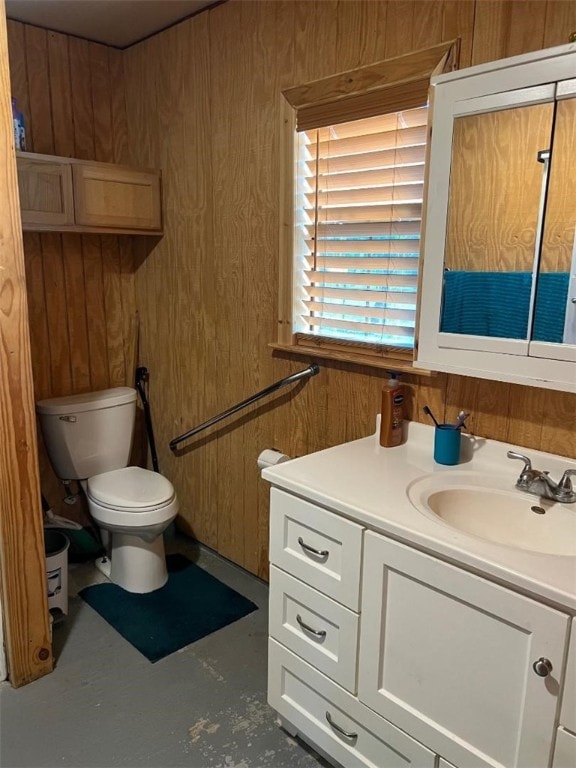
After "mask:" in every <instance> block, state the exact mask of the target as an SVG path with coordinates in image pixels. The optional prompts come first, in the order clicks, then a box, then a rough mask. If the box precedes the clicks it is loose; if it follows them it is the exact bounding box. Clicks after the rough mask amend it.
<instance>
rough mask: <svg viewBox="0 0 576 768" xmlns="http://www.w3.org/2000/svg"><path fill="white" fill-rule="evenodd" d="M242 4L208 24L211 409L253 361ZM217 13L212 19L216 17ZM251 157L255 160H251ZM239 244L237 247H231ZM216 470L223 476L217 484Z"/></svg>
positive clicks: (240, 542)
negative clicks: (214, 379) (214, 369)
mask: <svg viewBox="0 0 576 768" xmlns="http://www.w3.org/2000/svg"><path fill="white" fill-rule="evenodd" d="M242 6H243V3H232V4H231V5H230V6H229V8H225V7H224V6H220V7H218V8H216V10H215V11H214V12H213V13H214V24H212V25H211V46H210V55H211V74H212V88H213V89H214V92H216V93H218V94H219V95H220V97H219V99H218V102H219V103H212V105H211V117H212V120H213V125H212V128H213V134H212V164H213V165H212V169H213V204H212V205H213V215H214V257H215V259H216V262H217V263H216V265H215V266H216V287H217V304H218V316H217V318H216V328H217V339H218V342H217V350H218V364H219V372H220V373H219V382H220V391H219V405H218V410H220V409H224V408H227V407H229V406H231V405H233V404H234V403H235V402H236V401H239V400H242V399H244V398H246V397H248V396H249V395H250V394H251V392H249V391H248V387H247V386H246V385H245V375H246V368H247V366H248V365H251V364H252V363H253V350H254V346H253V344H251V346H250V348H248V349H247V348H245V347H244V346H243V342H244V334H243V330H242V326H243V324H244V323H246V322H247V315H248V313H249V312H250V311H251V307H249V306H243V305H242V301H238V300H237V297H239V296H240V297H242V298H244V280H245V261H244V258H245V257H244V253H245V244H246V243H249V242H250V238H251V234H252V233H251V229H252V227H253V226H254V224H255V223H254V222H253V221H252V220H251V218H250V214H249V206H248V205H246V203H245V199H246V198H247V199H248V202H249V199H250V195H251V194H252V190H251V188H250V186H249V185H248V180H251V170H250V160H251V157H250V150H251V149H252V144H251V142H250V138H251V132H252V130H253V121H252V115H251V114H250V107H249V106H248V108H247V109H246V105H249V87H250V86H249V80H250V77H251V75H252V73H251V71H250V69H249V65H250V63H251V62H250V58H249V48H250V41H251V36H252V30H250V29H248V28H246V27H245V26H243V18H242ZM220 10H222V11H223V13H221V14H220V18H219V19H218V11H220ZM254 159H256V157H255V158H254ZM239 243H242V244H243V246H242V247H238V245H239ZM234 422H235V420H231V421H230V422H229V423H228V425H227V429H225V430H223V431H222V433H219V437H218V441H217V451H218V454H217V455H218V473H217V478H214V479H215V480H216V482H217V489H218V551H219V552H222V553H223V554H224V555H225V556H226V557H229V558H230V559H232V560H235V561H236V562H242V560H243V554H244V541H245V537H244V492H243V485H244V459H243V454H244V441H243V437H244V434H243V430H242V429H239V428H235V425H234ZM224 472H225V478H226V479H224Z"/></svg>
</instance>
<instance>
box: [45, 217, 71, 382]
mask: <svg viewBox="0 0 576 768" xmlns="http://www.w3.org/2000/svg"><path fill="white" fill-rule="evenodd" d="M40 240H41V243H42V262H43V266H44V294H45V297H46V313H47V316H48V338H49V349H50V369H51V372H52V392H51V394H52V395H53V396H55V397H59V396H60V395H66V394H68V393H69V392H70V390H71V388H72V371H71V368H70V359H71V355H70V337H69V335H68V323H67V317H66V308H65V306H64V305H65V296H66V279H65V275H64V264H63V261H62V242H61V238H60V235H59V234H58V233H55V232H50V233H46V234H43V235H41V236H40Z"/></svg>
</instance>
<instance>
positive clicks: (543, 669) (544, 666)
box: [532, 656, 552, 677]
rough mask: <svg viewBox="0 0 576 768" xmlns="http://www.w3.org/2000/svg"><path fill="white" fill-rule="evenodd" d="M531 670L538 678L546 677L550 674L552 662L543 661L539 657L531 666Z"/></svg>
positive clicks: (548, 660)
mask: <svg viewBox="0 0 576 768" xmlns="http://www.w3.org/2000/svg"><path fill="white" fill-rule="evenodd" d="M532 669H533V670H534V672H536V674H537V675H538V676H539V677H548V675H549V674H550V672H552V662H551V661H550V659H545V658H544V657H543V656H541V657H540V658H539V659H538V661H535V662H534V664H532Z"/></svg>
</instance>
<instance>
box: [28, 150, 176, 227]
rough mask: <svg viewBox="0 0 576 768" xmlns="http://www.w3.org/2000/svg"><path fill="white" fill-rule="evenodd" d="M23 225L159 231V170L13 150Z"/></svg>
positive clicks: (160, 215)
mask: <svg viewBox="0 0 576 768" xmlns="http://www.w3.org/2000/svg"><path fill="white" fill-rule="evenodd" d="M16 159H17V165H18V187H19V190H20V209H21V215H22V228H23V229H24V230H30V231H37V232H41V231H67V232H99V233H104V232H113V233H124V234H161V232H162V208H161V198H160V173H159V172H158V171H150V170H141V169H137V168H129V167H127V166H121V165H114V164H112V163H96V162H91V161H85V160H75V159H72V158H65V157H52V156H50V155H36V154H33V153H30V152H18V153H17V155H16Z"/></svg>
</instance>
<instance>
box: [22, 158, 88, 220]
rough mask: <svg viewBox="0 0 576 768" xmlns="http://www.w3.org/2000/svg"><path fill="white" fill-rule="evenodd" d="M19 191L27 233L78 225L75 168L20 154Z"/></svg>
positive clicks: (56, 161)
mask: <svg viewBox="0 0 576 768" xmlns="http://www.w3.org/2000/svg"><path fill="white" fill-rule="evenodd" d="M16 161H17V166H18V191H19V194H20V210H21V216H22V226H23V229H29V228H30V227H31V226H33V225H35V224H37V225H39V226H43V227H44V228H49V227H54V228H55V229H56V228H57V227H59V226H62V225H71V224H73V223H74V199H73V194H72V168H71V166H70V164H69V163H66V162H58V160H54V161H52V160H44V159H39V158H36V157H34V156H33V155H32V156H30V155H27V154H19V155H18V156H17V158H16Z"/></svg>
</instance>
